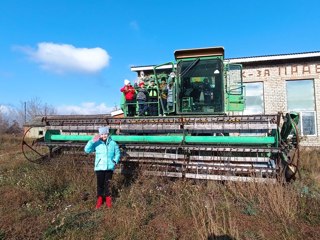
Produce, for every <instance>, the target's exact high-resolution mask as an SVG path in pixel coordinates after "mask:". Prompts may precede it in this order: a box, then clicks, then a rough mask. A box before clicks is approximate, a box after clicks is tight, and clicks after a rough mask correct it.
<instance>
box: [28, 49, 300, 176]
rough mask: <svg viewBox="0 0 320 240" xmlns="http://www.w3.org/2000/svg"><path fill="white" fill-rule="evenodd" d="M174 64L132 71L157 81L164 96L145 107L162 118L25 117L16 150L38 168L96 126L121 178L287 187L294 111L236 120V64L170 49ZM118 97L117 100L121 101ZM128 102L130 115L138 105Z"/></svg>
mask: <svg viewBox="0 0 320 240" xmlns="http://www.w3.org/2000/svg"><path fill="white" fill-rule="evenodd" d="M174 55H175V61H174V62H169V63H165V64H161V65H158V66H149V67H134V68H132V70H133V71H135V72H137V73H138V76H139V77H140V80H141V81H144V82H145V84H146V85H148V84H149V83H150V82H151V81H154V82H155V84H156V86H157V87H158V88H159V87H160V82H161V81H162V80H163V79H164V80H165V81H166V82H167V84H168V85H170V91H171V93H172V96H171V97H170V102H169V99H168V102H167V104H164V102H163V101H162V99H161V98H158V99H157V101H156V102H152V103H151V102H149V103H148V104H149V105H150V104H153V105H154V106H156V108H157V110H158V113H160V112H161V113H162V116H158V115H157V116H150V115H148V111H147V112H146V116H128V105H129V104H127V103H126V102H125V101H124V100H122V104H121V108H122V110H123V116H122V117H115V116H111V115H52V116H39V117H36V118H35V119H33V121H32V122H31V123H30V124H29V127H30V128H29V129H28V130H27V131H26V133H25V136H24V139H23V143H22V149H23V153H24V155H25V157H26V158H27V159H28V160H30V161H33V162H42V161H44V160H46V159H49V158H53V157H54V156H56V155H57V154H61V153H66V152H69V153H70V152H77V151H83V147H84V145H85V144H86V142H87V141H88V140H90V139H91V138H92V137H93V135H94V134H95V133H96V132H97V129H98V128H99V127H101V126H108V127H110V129H111V134H112V138H113V139H114V140H115V141H116V142H118V144H119V145H120V147H121V150H122V158H121V166H120V167H119V168H118V170H119V171H120V172H122V173H129V174H130V173H132V171H135V170H137V169H139V170H142V171H144V172H145V173H147V174H153V175H159V176H168V177H183V178H193V179H206V180H231V181H276V180H279V181H290V180H292V179H294V178H295V175H296V173H297V171H298V160H299V147H298V145H299V138H298V130H297V125H298V122H299V115H298V114H297V113H287V114H282V113H276V114H271V115H244V114H243V110H244V108H245V101H244V99H245V98H244V86H243V82H242V66H241V65H239V64H229V63H228V62H227V61H225V60H224V49H223V48H222V47H212V48H200V49H187V50H177V51H175V53H174ZM123 99H124V98H123ZM130 104H134V106H135V108H136V109H137V112H138V104H137V103H130Z"/></svg>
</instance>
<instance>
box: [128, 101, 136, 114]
mask: <svg viewBox="0 0 320 240" xmlns="http://www.w3.org/2000/svg"><path fill="white" fill-rule="evenodd" d="M126 103H127V106H128V113H127V115H128V116H129V117H132V116H134V115H135V114H136V101H135V100H126Z"/></svg>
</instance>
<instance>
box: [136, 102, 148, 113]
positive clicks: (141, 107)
mask: <svg viewBox="0 0 320 240" xmlns="http://www.w3.org/2000/svg"><path fill="white" fill-rule="evenodd" d="M138 104H139V115H140V116H144V115H145V112H146V111H147V110H148V105H147V104H146V102H145V101H143V100H138Z"/></svg>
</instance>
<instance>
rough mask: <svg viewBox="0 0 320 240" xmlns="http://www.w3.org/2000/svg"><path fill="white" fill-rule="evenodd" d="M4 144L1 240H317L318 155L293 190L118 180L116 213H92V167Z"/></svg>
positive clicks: (0, 147)
mask: <svg viewBox="0 0 320 240" xmlns="http://www.w3.org/2000/svg"><path fill="white" fill-rule="evenodd" d="M20 144H21V139H20V138H19V137H11V136H0V239H91V240H93V239H106V240H107V239H137V240H138V239H139V240H141V239H142V240H143V239H218V240H224V239H225V240H231V239H237V240H238V239H247V240H249V239H250V240H251V239H252V240H257V239H272V240H276V239H277V240H278V239H290V240H291V239H297V240H298V239H299V240H300V239H304V240H309V239H310V240H311V239H318V238H319V234H320V151H316V150H312V151H306V150H304V151H302V153H301V166H300V167H301V171H300V175H301V179H298V180H297V181H295V182H294V183H292V184H289V185H285V186H284V185H281V184H261V183H260V184H257V183H231V182H227V183H218V182H206V181H190V180H183V179H166V178H159V177H158V178H156V177H147V176H143V175H141V174H140V175H139V176H137V177H136V178H134V179H129V178H127V177H124V176H122V175H114V179H113V185H112V195H113V199H114V205H113V208H112V209H107V208H102V209H99V210H94V206H95V200H96V196H95V176H94V172H93V169H92V168H93V166H92V163H91V162H80V161H78V159H76V158H74V157H72V156H61V157H59V158H56V159H54V160H53V161H50V162H47V163H45V164H42V165H39V164H34V163H31V162H28V161H27V160H25V159H24V157H23V155H22V153H21V146H20Z"/></svg>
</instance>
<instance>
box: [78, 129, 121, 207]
mask: <svg viewBox="0 0 320 240" xmlns="http://www.w3.org/2000/svg"><path fill="white" fill-rule="evenodd" d="M84 151H85V152H86V153H92V152H95V155H96V156H95V162H94V171H95V173H96V177H97V204H96V209H98V208H100V207H101V206H102V204H103V202H104V200H105V203H106V206H107V207H108V208H111V206H112V200H111V190H110V180H111V179H112V174H113V171H114V169H115V166H116V164H118V163H119V161H120V149H119V146H118V144H117V143H116V142H115V141H113V140H112V138H111V137H110V136H109V128H108V127H101V128H99V134H98V135H95V136H94V137H93V139H91V140H89V141H88V143H87V145H86V146H85V148H84Z"/></svg>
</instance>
